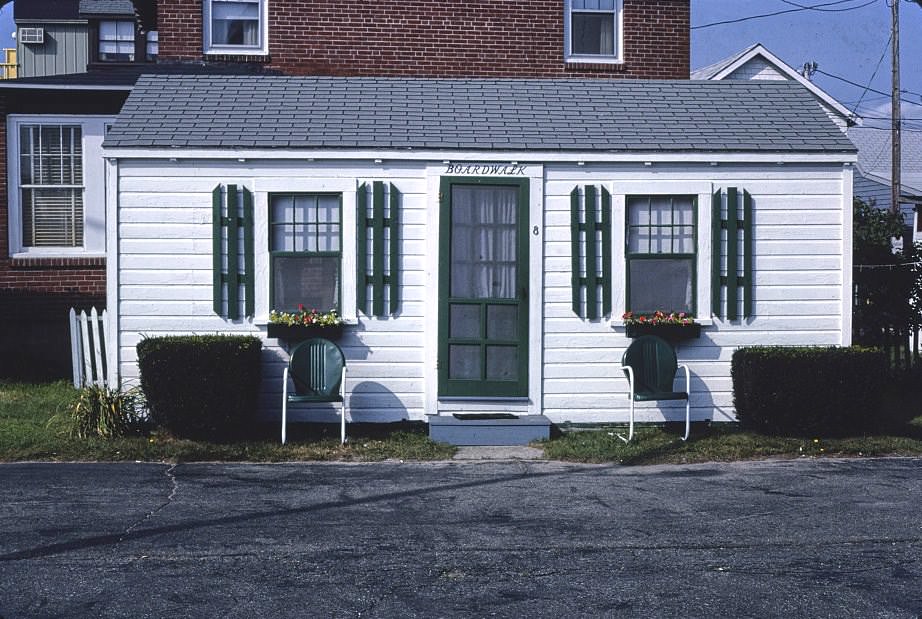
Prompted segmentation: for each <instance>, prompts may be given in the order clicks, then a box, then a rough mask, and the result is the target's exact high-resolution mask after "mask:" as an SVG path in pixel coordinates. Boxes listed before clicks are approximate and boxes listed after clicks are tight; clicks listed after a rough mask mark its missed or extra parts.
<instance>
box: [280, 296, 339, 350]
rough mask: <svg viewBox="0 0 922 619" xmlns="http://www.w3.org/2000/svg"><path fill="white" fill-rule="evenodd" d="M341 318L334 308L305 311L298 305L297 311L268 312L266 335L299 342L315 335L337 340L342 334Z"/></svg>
mask: <svg viewBox="0 0 922 619" xmlns="http://www.w3.org/2000/svg"><path fill="white" fill-rule="evenodd" d="M344 326H345V325H344V324H343V319H342V318H340V317H339V316H338V315H337V314H336V311H335V310H330V311H329V312H326V313H320V312H318V311H317V310H310V311H307V310H305V309H304V306H303V305H299V306H298V311H297V312H278V311H276V310H272V311H271V312H270V313H269V324H268V325H266V335H267V336H268V337H273V338H278V339H280V340H286V341H289V342H301V341H303V340H308V339H311V338H315V337H322V338H324V339H327V340H338V339H339V338H341V337H342V335H343V327H344Z"/></svg>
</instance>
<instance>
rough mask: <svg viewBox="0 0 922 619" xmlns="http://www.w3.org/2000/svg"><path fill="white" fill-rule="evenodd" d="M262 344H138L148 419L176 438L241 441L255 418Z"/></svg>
mask: <svg viewBox="0 0 922 619" xmlns="http://www.w3.org/2000/svg"><path fill="white" fill-rule="evenodd" d="M261 349H262V340H260V339H259V338H258V337H253V336H222V335H183V336H170V337H151V338H146V339H143V340H141V342H139V343H138V366H139V367H140V369H141V388H142V389H143V390H144V394H145V396H146V397H147V405H148V409H149V410H150V417H151V421H153V422H154V423H156V424H157V425H159V426H160V427H162V428H163V429H164V430H166V431H168V432H169V433H170V434H173V435H174V436H176V437H179V438H192V439H201V440H227V439H234V438H238V437H240V436H241V435H242V434H243V433H244V432H245V430H246V429H247V427H248V424H250V423H252V422H253V420H254V418H255V413H256V405H257V398H258V395H259V384H260V379H261V373H262V365H261Z"/></svg>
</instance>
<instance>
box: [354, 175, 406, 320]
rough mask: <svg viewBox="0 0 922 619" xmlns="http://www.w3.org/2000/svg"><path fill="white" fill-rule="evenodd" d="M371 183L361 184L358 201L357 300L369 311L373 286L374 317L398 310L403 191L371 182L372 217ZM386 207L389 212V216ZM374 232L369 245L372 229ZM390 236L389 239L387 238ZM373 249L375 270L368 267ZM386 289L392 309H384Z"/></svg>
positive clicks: (372, 260)
mask: <svg viewBox="0 0 922 619" xmlns="http://www.w3.org/2000/svg"><path fill="white" fill-rule="evenodd" d="M368 194H369V188H368V184H367V183H363V184H362V185H361V187H359V195H358V200H357V208H358V215H357V218H356V219H357V222H358V243H357V252H358V256H357V260H356V264H357V276H358V277H357V284H356V286H357V289H356V303H357V305H358V309H359V310H360V311H362V312H366V313H367V312H368V301H369V298H368V290H369V287H370V288H371V313H370V314H369V315H371V316H386V315H387V314H388V313H391V314H393V313H396V312H397V309H398V306H399V300H400V297H399V279H398V263H399V259H400V226H399V222H400V219H399V212H400V192H399V191H398V190H397V188H396V187H395V186H394V185H393V184H387V185H385V183H383V182H381V181H374V182H373V183H372V184H371V216H370V217H369V213H368ZM385 206H387V211H388V212H387V214H386V216H385ZM369 230H370V231H371V243H370V247H369V243H368V232H369ZM385 237H387V238H385ZM385 241H388V242H385ZM369 249H370V250H371V256H370V257H371V270H370V271H369V269H368V263H369ZM385 290H386V291H387V296H388V297H389V303H388V311H385V309H384V297H385Z"/></svg>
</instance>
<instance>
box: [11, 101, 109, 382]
mask: <svg viewBox="0 0 922 619" xmlns="http://www.w3.org/2000/svg"><path fill="white" fill-rule="evenodd" d="M124 100H125V94H124V93H116V94H101V93H94V94H86V93H85V94H80V93H75V92H70V93H68V94H67V96H66V97H62V96H60V93H57V92H51V93H49V92H40V91H36V92H29V91H23V92H18V93H11V94H6V95H5V96H0V153H3V156H0V321H2V322H0V325H2V326H0V377H3V378H24V379H48V378H62V377H67V376H69V375H70V339H69V335H68V326H67V312H68V310H69V309H70V308H71V307H75V308H77V309H88V308H90V307H97V308H99V309H102V308H103V307H105V305H106V261H105V259H104V258H12V257H10V251H9V249H10V247H9V238H10V236H9V234H10V232H9V210H8V209H9V207H8V205H9V196H8V188H7V157H6V152H7V135H6V116H7V114H114V113H116V112H117V111H118V110H119V109H120V108H121V106H122V103H124Z"/></svg>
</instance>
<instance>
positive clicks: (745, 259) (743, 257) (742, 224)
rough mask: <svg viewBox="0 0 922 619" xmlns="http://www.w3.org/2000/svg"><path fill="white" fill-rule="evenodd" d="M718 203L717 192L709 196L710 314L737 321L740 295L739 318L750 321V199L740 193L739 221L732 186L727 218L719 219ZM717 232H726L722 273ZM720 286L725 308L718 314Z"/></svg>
mask: <svg viewBox="0 0 922 619" xmlns="http://www.w3.org/2000/svg"><path fill="white" fill-rule="evenodd" d="M720 203H721V192H720V191H719V190H718V191H717V192H716V193H714V196H713V220H712V224H713V238H712V243H713V257H712V261H713V264H712V269H713V278H712V279H713V281H712V282H711V285H712V303H713V305H712V311H713V313H714V314H715V315H716V316H718V317H721V316H725V317H726V318H727V319H728V320H737V319H738V318H739V317H740V315H739V314H740V313H739V302H740V297H741V296H742V305H743V318H750V317H751V316H752V315H753V310H752V289H753V277H752V217H753V215H752V196H751V195H750V193H749V192H748V191H745V190H744V191H743V192H742V207H743V216H742V219H741V218H740V216H739V209H740V192H739V191H738V190H737V188H736V187H728V188H727V218H726V219H725V220H724V219H721V208H720ZM721 230H726V231H727V234H726V238H727V241H726V246H727V264H726V270H725V271H723V272H722V270H721V268H720V266H721V265H720V256H721V246H722V242H723V239H722V238H721V236H722V234H721ZM740 232H742V239H740ZM740 267H742V273H740ZM723 287H726V289H727V305H726V312H723V313H721V311H720V310H721V309H722V308H721V305H720V292H721V289H722V288H723ZM741 289H742V290H741ZM741 293H742V294H741Z"/></svg>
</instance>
